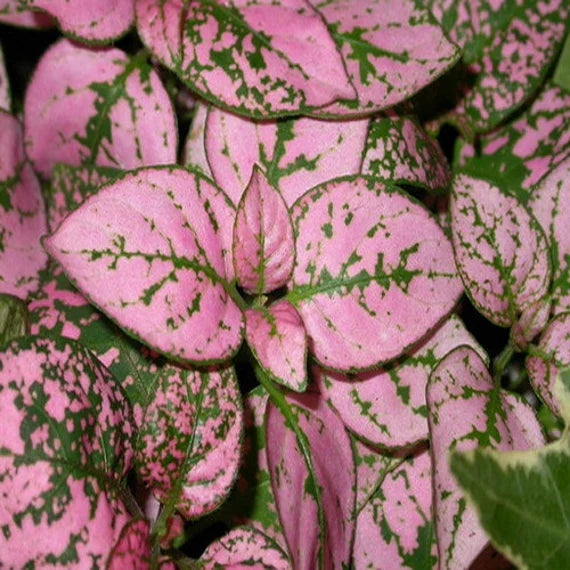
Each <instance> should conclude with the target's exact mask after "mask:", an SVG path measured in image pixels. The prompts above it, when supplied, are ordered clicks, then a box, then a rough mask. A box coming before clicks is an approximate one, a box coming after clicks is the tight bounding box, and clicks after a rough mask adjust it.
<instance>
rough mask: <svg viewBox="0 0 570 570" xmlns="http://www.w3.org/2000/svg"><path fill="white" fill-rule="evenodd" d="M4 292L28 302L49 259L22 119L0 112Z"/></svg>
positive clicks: (0, 280) (0, 282)
mask: <svg viewBox="0 0 570 570" xmlns="http://www.w3.org/2000/svg"><path fill="white" fill-rule="evenodd" d="M0 149H2V153H1V154H0V293H8V294H10V295H15V296H17V297H21V298H22V299H25V298H26V297H27V295H28V294H29V293H31V292H33V291H34V290H35V289H37V288H38V284H39V283H38V277H39V272H40V270H41V269H42V268H43V267H44V266H45V264H46V263H47V256H46V253H45V252H44V250H43V249H42V246H41V244H40V237H41V236H42V235H43V234H45V233H46V232H47V224H46V215H45V210H44V201H43V197H42V194H41V188H40V185H39V183H38V180H37V178H36V175H35V174H34V171H33V170H32V167H31V166H30V164H28V163H27V162H26V160H25V156H24V146H23V140H22V129H21V127H20V123H19V122H18V120H17V119H16V118H15V117H13V116H12V115H9V114H8V113H6V112H5V111H2V110H0Z"/></svg>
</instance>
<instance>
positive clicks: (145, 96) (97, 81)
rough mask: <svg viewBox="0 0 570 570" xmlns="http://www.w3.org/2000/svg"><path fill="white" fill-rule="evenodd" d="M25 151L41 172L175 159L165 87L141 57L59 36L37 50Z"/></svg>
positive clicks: (132, 165)
mask: <svg viewBox="0 0 570 570" xmlns="http://www.w3.org/2000/svg"><path fill="white" fill-rule="evenodd" d="M24 123H25V133H26V151H27V153H28V156H29V157H30V159H31V160H32V162H33V164H34V167H35V168H36V170H38V171H39V173H40V174H41V175H42V176H44V177H45V178H49V177H50V176H51V170H52V168H53V166H54V165H55V164H56V163H58V162H64V163H66V164H70V165H73V166H79V165H81V164H83V165H84V164H89V165H95V164H96V165H98V166H111V167H113V168H119V169H132V168H137V167H139V166H145V165H150V164H153V165H154V164H170V163H174V162H176V151H177V129H176V122H175V116H174V111H173V109H172V104H171V102H170V99H169V97H168V94H167V92H166V90H165V89H164V87H163V86H162V83H161V82H160V79H159V77H158V75H157V73H156V72H155V71H154V70H152V69H151V67H150V66H149V64H148V63H146V62H144V61H143V60H142V59H141V58H133V59H129V58H128V57H127V55H126V54H125V53H124V52H122V51H121V50H118V49H115V48H107V49H99V50H93V49H89V48H86V47H81V46H79V45H76V44H73V43H71V42H70V41H69V40H61V41H59V42H57V43H56V44H55V45H53V46H52V47H51V48H50V49H49V50H47V51H46V52H45V53H44V55H43V56H42V58H41V60H40V62H39V63H38V67H37V68H36V70H35V72H34V76H33V78H32V81H31V83H30V85H29V86H28V90H27V92H26V99H25V102H24Z"/></svg>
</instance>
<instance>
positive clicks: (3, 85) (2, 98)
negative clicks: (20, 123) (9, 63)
mask: <svg viewBox="0 0 570 570" xmlns="http://www.w3.org/2000/svg"><path fill="white" fill-rule="evenodd" d="M10 100H11V98H10V84H9V82H8V74H7V73H6V66H5V65H4V53H3V52H2V46H1V45H0V109H4V110H5V111H9V110H10Z"/></svg>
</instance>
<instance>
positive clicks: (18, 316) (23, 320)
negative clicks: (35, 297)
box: [0, 293, 30, 346]
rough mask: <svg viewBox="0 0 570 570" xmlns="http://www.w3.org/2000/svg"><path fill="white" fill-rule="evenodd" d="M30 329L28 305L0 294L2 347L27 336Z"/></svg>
mask: <svg viewBox="0 0 570 570" xmlns="http://www.w3.org/2000/svg"><path fill="white" fill-rule="evenodd" d="M29 328H30V317H29V313H28V308H27V306H26V303H24V302H23V301H22V300H21V299H18V297H14V296H12V295H5V294H4V293H0V346H4V345H5V344H6V343H8V342H10V341H11V340H14V339H15V338H18V337H20V336H26V335H27V334H28V332H29Z"/></svg>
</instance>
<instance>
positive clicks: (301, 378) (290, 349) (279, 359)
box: [245, 301, 308, 392]
mask: <svg viewBox="0 0 570 570" xmlns="http://www.w3.org/2000/svg"><path fill="white" fill-rule="evenodd" d="M245 327H246V328H245V336H246V339H247V342H248V344H249V346H250V348H251V350H252V352H253V355H254V356H255V358H256V359H257V361H258V362H259V364H261V366H262V367H263V368H264V370H265V372H266V373H267V374H268V375H269V376H270V377H271V379H272V380H274V381H275V382H278V383H279V384H282V385H283V386H286V387H287V388H290V389H291V390H295V391H296V392H304V391H305V389H306V387H307V345H308V341H307V333H306V332H305V327H304V326H303V321H302V320H301V317H300V316H299V314H298V313H297V311H296V310H295V307H293V305H291V303H289V302H287V301H279V302H277V303H275V304H273V305H271V306H270V307H259V308H252V309H248V310H247V311H245Z"/></svg>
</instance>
